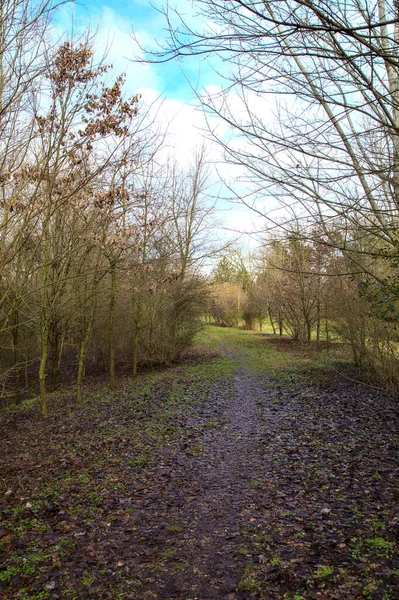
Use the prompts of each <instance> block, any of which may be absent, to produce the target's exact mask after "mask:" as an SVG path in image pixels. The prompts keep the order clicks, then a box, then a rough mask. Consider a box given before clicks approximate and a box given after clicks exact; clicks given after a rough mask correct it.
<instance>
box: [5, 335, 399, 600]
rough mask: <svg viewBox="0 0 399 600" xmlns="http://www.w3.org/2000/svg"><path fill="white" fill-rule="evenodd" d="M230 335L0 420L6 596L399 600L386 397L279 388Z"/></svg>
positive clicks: (397, 522)
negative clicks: (148, 375) (190, 358)
mask: <svg viewBox="0 0 399 600" xmlns="http://www.w3.org/2000/svg"><path fill="white" fill-rule="evenodd" d="M240 335H241V336H244V337H243V344H241V346H239V345H238V344H237V343H230V342H229V340H228V339H226V340H224V334H223V332H221V333H219V334H217V336H219V337H218V338H217V341H218V342H219V343H222V344H225V345H224V346H221V353H222V356H220V355H219V356H213V358H209V361H208V362H206V363H205V362H203V361H202V362H201V361H200V363H199V364H200V368H199V371H195V369H194V371H193V370H192V369H191V370H190V368H188V367H187V366H184V365H182V366H178V367H176V369H171V370H170V372H166V373H165V376H164V375H162V373H161V377H159V378H158V379H157V378H154V380H149V383H148V384H147V383H146V381H147V380H146V379H145V378H143V382H142V384H141V388H140V384H137V383H136V382H132V383H131V384H130V386H129V385H126V386H123V387H121V388H120V390H119V391H117V392H105V391H103V390H101V391H99V392H98V393H97V392H95V393H94V395H93V397H92V399H89V398H88V400H87V402H86V403H85V405H84V406H83V407H81V408H79V409H77V410H76V411H75V412H74V413H69V407H68V404H66V405H65V407H63V406H61V407H60V409H59V412H58V413H55V414H54V416H53V417H52V418H51V419H50V420H49V422H47V423H43V422H42V421H41V420H40V416H39V414H38V412H37V414H35V413H34V412H31V413H28V412H27V413H26V414H25V413H21V414H20V413H16V414H15V415H12V414H11V415H9V416H7V415H6V416H5V417H4V421H3V422H4V425H5V430H4V435H3V438H2V444H3V450H4V452H3V455H2V456H1V457H0V466H2V470H1V468H0V490H2V491H3V496H2V495H1V492H0V550H1V552H0V598H2V599H3V598H4V599H5V600H9V599H11V598H12V599H13V600H14V599H15V600H45V599H46V600H47V599H49V600H116V599H123V600H152V599H153V600H157V599H159V600H173V599H174V600H252V599H255V598H258V599H260V600H317V599H320V600H355V599H357V598H358V599H362V600H364V599H366V600H394V599H396V598H399V582H398V575H399V560H398V553H397V549H398V545H399V519H398V514H397V506H398V504H397V500H398V497H399V488H398V481H399V478H398V475H399V469H398V456H399V452H398V450H399V443H398V439H399V438H398V407H399V403H398V402H397V399H395V398H392V397H388V396H386V395H383V394H380V393H377V392H376V391H374V390H371V389H369V388H367V387H365V386H361V385H358V384H356V383H353V382H350V381H348V380H345V379H342V378H339V377H334V378H332V377H331V374H330V375H326V376H324V375H323V376H322V377H316V378H315V377H312V376H311V374H310V373H308V374H307V375H306V376H303V375H299V374H298V372H296V373H295V372H291V373H287V371H285V372H281V373H280V374H279V375H278V374H277V375H275V376H274V378H273V377H272V376H271V374H270V373H267V372H266V370H265V368H264V364H263V363H262V362H261V360H258V361H257V358H256V357H257V356H261V352H259V353H258V348H259V344H266V345H267V344H269V342H268V339H267V338H266V337H262V336H259V339H258V338H251V344H252V346H251V348H249V349H248V348H247V347H246V346H245V343H246V338H245V334H240ZM248 339H249V338H248ZM254 340H255V341H254ZM254 344H255V346H254ZM254 347H255V354H254V351H253V349H254ZM251 352H252V354H251ZM226 356H227V359H225V358H224V357H226ZM254 357H255V358H254ZM223 361H225V362H223ZM226 365H227V366H226ZM208 368H209V373H210V377H209V379H207V377H206V375H207V373H208ZM195 372H196V373H197V374H196V375H195ZM193 373H194V374H193ZM198 373H200V375H198ZM201 373H205V377H204V378H203V379H201V377H202V375H201ZM187 374H188V375H187ZM172 376H173V378H174V379H173V380H172ZM140 390H141V391H140ZM186 396H187V398H186ZM157 411H160V415H161V413H162V415H163V416H162V418H161V417H160V416H157V414H158V413H157ZM152 415H154V418H153V419H152ZM32 423H34V431H35V434H34V435H32Z"/></svg>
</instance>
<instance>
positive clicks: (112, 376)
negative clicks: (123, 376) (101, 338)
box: [108, 261, 116, 390]
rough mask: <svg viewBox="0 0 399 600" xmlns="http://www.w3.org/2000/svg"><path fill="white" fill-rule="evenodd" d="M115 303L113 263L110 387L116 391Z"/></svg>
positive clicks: (113, 267) (113, 268)
mask: <svg viewBox="0 0 399 600" xmlns="http://www.w3.org/2000/svg"><path fill="white" fill-rule="evenodd" d="M115 303H116V263H115V262H114V261H113V262H112V263H111V295H110V300H109V320H108V339H109V387H110V389H111V390H114V389H115V387H116V377H115V331H114V320H115Z"/></svg>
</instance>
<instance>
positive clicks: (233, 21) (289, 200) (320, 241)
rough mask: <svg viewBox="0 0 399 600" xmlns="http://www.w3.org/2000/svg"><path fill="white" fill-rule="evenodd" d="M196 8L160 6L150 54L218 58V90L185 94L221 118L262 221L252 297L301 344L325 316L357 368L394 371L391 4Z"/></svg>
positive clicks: (396, 160) (244, 197) (397, 146)
mask: <svg viewBox="0 0 399 600" xmlns="http://www.w3.org/2000/svg"><path fill="white" fill-rule="evenodd" d="M196 7H197V10H198V12H199V13H200V14H201V16H202V17H203V18H204V19H205V22H206V27H204V28H203V29H202V30H199V29H198V30H193V28H192V27H190V26H189V25H187V24H186V23H185V22H184V17H183V16H181V15H179V14H177V13H176V12H175V11H174V10H173V9H172V8H171V6H170V7H167V8H166V9H165V10H164V16H165V19H166V21H167V23H168V24H169V37H168V39H167V41H166V44H165V46H164V48H163V49H162V51H159V50H157V51H156V52H155V53H153V55H152V60H154V61H158V62H162V61H168V60H172V59H175V58H179V59H184V57H185V56H192V55H198V56H204V55H213V56H217V57H218V60H219V62H216V63H215V68H216V69H217V68H219V71H220V75H221V79H220V80H221V82H222V86H223V87H222V89H221V90H220V91H218V92H217V93H216V94H214V95H209V94H208V95H207V94H203V93H201V92H200V91H199V98H200V100H201V102H202V104H203V106H204V108H205V110H206V111H208V112H209V114H213V115H215V114H216V115H217V116H218V117H219V118H221V119H223V120H224V122H225V123H227V124H228V125H229V127H230V129H231V132H232V133H231V137H230V138H225V137H224V138H220V137H218V134H217V131H216V130H215V131H212V130H211V131H210V134H211V136H212V137H213V138H215V139H216V141H217V142H218V143H219V144H220V145H221V146H222V148H223V150H224V157H225V160H226V161H227V162H229V163H231V165H235V166H237V167H238V168H239V172H240V173H241V172H242V169H244V172H245V175H244V176H243V178H242V183H245V184H246V188H245V189H246V191H245V192H237V199H238V200H240V201H241V202H243V203H245V204H247V205H248V206H250V207H251V208H252V209H253V210H254V211H255V212H256V213H257V214H258V215H259V217H260V218H261V219H263V222H264V223H265V228H266V229H268V230H269V234H268V239H267V242H266V247H267V250H266V252H265V253H263V255H262V257H261V263H262V264H263V265H264V264H266V265H268V266H267V268H266V270H265V275H263V274H258V275H257V277H256V286H255V287H256V288H257V291H256V293H255V297H256V298H259V294H261V295H262V294H263V291H262V290H264V289H265V290H266V292H265V297H267V298H268V300H267V302H268V306H269V308H268V309H267V310H272V306H273V304H274V305H275V306H278V307H279V308H278V310H277V312H276V311H275V313H274V315H273V318H274V320H275V322H276V323H280V325H281V324H282V313H284V321H285V326H284V328H285V331H287V332H288V333H289V334H290V335H292V336H293V337H296V338H298V339H304V340H309V339H310V336H311V330H312V328H316V334H315V335H316V336H317V337H319V335H320V329H321V320H322V319H324V320H325V319H326V318H328V319H331V326H333V327H335V328H336V330H337V331H339V332H340V335H341V336H342V337H343V339H346V340H348V341H349V342H350V343H351V345H352V349H353V353H354V356H355V359H356V361H357V362H358V364H360V365H361V366H362V367H364V368H365V369H366V370H367V369H371V370H378V371H380V372H384V374H385V376H387V377H388V379H392V380H396V377H397V369H398V363H397V358H398V357H397V320H398V250H397V248H398V206H399V196H398V193H399V184H398V182H399V179H398V177H399V156H398V151H399V143H398V140H399V137H398V135H399V129H398V128H399V121H398V115H399V112H398V111H399V91H398V90H399V88H398V81H399V80H398V75H399V73H398V68H399V53H398V50H399V45H398V44H399V17H398V5H397V3H396V2H390V1H387V0H378V1H376V2H368V1H367V2H361V3H359V2H339V1H333V2H324V1H323V0H320V1H317V2H308V1H307V0H303V1H302V0H284V1H282V2H281V1H280V0H278V1H277V0H276V1H274V0H270V1H265V0H250V1H245V0H228V1H227V2H224V1H223V2H220V1H219V0H202V1H199V2H197V3H196ZM211 122H212V121H210V123H211ZM241 189H242V188H241ZM276 203H277V206H278V207H279V210H278V209H277V210H276ZM265 261H266V263H265ZM276 296H277V298H276ZM249 297H251V294H250V296H249ZM265 310H266V307H265V305H263V306H262V310H261V311H260V314H262V315H263V314H265ZM267 310H266V312H267ZM256 312H257V311H255V312H254V313H253V315H252V318H255V316H256ZM280 313H281V314H280ZM325 323H327V321H325ZM327 328H328V325H327ZM280 329H281V327H280Z"/></svg>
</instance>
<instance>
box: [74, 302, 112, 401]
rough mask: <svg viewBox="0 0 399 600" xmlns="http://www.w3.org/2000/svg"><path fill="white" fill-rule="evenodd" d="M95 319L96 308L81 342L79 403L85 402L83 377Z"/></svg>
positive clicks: (78, 385)
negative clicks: (88, 344)
mask: <svg viewBox="0 0 399 600" xmlns="http://www.w3.org/2000/svg"><path fill="white" fill-rule="evenodd" d="M93 321H94V308H93V310H92V313H91V315H90V319H89V322H88V324H87V328H86V334H85V336H84V338H83V339H82V340H81V342H80V348H79V364H78V380H77V388H78V391H77V398H76V401H77V403H78V404H83V397H82V383H83V378H84V375H85V358H86V346H87V343H88V341H89V339H90V336H91V332H92V329H93ZM114 376H115V372H114ZM111 389H114V388H111Z"/></svg>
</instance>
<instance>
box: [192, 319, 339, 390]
mask: <svg viewBox="0 0 399 600" xmlns="http://www.w3.org/2000/svg"><path fill="white" fill-rule="evenodd" d="M200 341H201V343H205V342H206V341H208V344H210V345H211V346H213V347H217V346H218V345H220V346H225V347H226V346H227V347H228V348H230V349H231V350H232V351H235V352H236V353H237V363H238V366H239V367H241V368H243V369H245V370H246V371H248V372H250V373H254V374H261V373H265V372H267V373H268V374H270V375H271V376H273V377H274V378H276V379H278V380H281V381H284V380H286V379H289V378H291V376H292V375H293V374H296V375H300V374H304V373H306V372H307V371H309V369H312V370H314V369H319V370H320V371H325V370H327V371H328V370H331V367H332V363H333V360H332V358H331V357H330V355H329V354H328V352H327V351H326V350H325V349H324V350H320V349H317V348H316V347H315V345H311V346H310V347H307V346H306V345H301V344H296V343H295V342H290V341H289V338H288V336H283V337H282V338H280V337H279V336H273V335H271V327H265V328H264V330H263V331H262V332H260V331H247V330H243V329H236V328H232V327H231V328H229V327H215V326H212V325H207V326H206V327H205V328H204V331H203V332H201V334H200ZM287 341H288V345H287ZM287 348H289V350H288V349H287ZM337 353H338V355H339V354H340V353H341V354H342V358H343V359H346V353H345V351H344V347H343V346H340V345H339V344H337V345H336V346H334V357H333V358H334V359H335V358H336V355H337Z"/></svg>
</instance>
